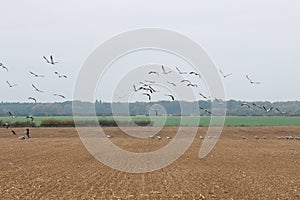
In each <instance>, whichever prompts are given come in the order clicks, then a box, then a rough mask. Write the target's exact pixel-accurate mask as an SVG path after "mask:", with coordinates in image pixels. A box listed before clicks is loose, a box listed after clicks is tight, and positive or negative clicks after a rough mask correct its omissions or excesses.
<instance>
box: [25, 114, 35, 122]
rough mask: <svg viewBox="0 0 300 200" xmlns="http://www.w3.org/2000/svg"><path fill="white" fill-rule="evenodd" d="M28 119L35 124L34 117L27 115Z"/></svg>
mask: <svg viewBox="0 0 300 200" xmlns="http://www.w3.org/2000/svg"><path fill="white" fill-rule="evenodd" d="M26 119H31V122H33V120H34V117H33V116H32V115H27V116H26Z"/></svg>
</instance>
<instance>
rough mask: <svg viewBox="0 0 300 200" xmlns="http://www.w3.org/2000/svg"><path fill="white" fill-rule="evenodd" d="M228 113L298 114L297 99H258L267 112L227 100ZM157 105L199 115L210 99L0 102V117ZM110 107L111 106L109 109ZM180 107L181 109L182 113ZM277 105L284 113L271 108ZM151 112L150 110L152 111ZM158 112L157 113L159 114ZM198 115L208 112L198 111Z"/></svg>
mask: <svg viewBox="0 0 300 200" xmlns="http://www.w3.org/2000/svg"><path fill="white" fill-rule="evenodd" d="M223 103H226V107H227V115H228V116H300V102H298V101H290V102H268V101H258V102H255V103H256V104H257V105H260V106H265V107H266V108H271V107H274V109H273V110H272V111H270V112H266V111H265V110H263V109H259V108H257V107H254V106H252V103H253V102H246V103H248V104H249V105H250V106H251V107H250V108H248V107H247V106H241V104H242V103H245V102H244V101H243V102H242V101H235V100H229V101H226V102H223ZM156 104H159V105H161V106H162V107H163V108H164V109H165V114H167V115H199V112H198V111H197V109H194V108H195V107H199V106H201V107H202V108H205V109H208V110H210V109H211V102H210V101H198V102H183V101H180V102H179V101H172V102H171V101H159V102H135V103H107V102H102V101H96V102H95V103H89V102H79V101H74V102H72V101H66V102H62V103H4V102H2V103H0V116H8V112H9V111H11V112H13V113H14V115H16V116H26V115H34V116H70V115H73V111H72V106H74V107H76V110H77V111H79V112H78V113H75V114H76V115H83V116H90V115H92V114H93V112H94V111H96V114H97V115H98V116H111V115H112V113H113V111H114V113H115V114H116V115H120V116H122V115H132V116H134V115H149V113H151V112H152V110H153V105H156ZM112 107H113V108H114V109H112ZM182 107H184V108H185V109H183V110H184V112H182V109H181V108H182ZM275 108H279V109H280V110H281V111H282V112H284V113H279V112H277V111H276V110H275ZM152 114H153V113H152ZM160 114H161V113H158V115H160ZM200 114H201V115H209V113H207V112H204V111H202V110H201V111H200Z"/></svg>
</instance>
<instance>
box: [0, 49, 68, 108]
mask: <svg viewBox="0 0 300 200" xmlns="http://www.w3.org/2000/svg"><path fill="white" fill-rule="evenodd" d="M43 59H44V60H45V61H46V63H48V64H50V65H55V64H57V63H58V62H57V61H54V58H53V56H52V55H50V57H49V59H48V58H47V57H46V56H43ZM0 67H1V68H2V69H4V70H6V71H7V72H8V71H9V69H8V67H7V66H5V65H4V64H3V63H0ZM29 74H30V75H32V76H33V77H35V78H43V77H45V76H44V75H42V74H37V73H34V72H32V71H31V70H30V71H29ZM54 74H55V75H56V76H57V77H58V78H65V79H66V78H68V76H67V75H65V74H61V73H59V72H57V71H55V72H54ZM6 83H7V85H8V87H10V88H13V87H16V86H17V85H18V84H15V83H11V82H9V81H6ZM31 86H32V88H33V89H34V90H35V91H36V92H39V93H43V92H44V91H43V90H41V89H39V87H37V86H36V85H35V84H31ZM53 95H54V96H58V97H60V98H62V99H65V98H66V97H65V95H62V94H56V93H55V94H53ZM28 99H29V100H32V101H34V102H35V103H37V99H36V98H35V97H32V96H30V97H28Z"/></svg>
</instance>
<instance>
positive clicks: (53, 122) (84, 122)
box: [40, 119, 153, 127]
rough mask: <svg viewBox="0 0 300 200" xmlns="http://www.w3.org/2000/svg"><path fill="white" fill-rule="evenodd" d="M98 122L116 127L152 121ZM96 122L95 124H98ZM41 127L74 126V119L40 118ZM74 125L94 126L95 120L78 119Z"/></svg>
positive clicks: (150, 124)
mask: <svg viewBox="0 0 300 200" xmlns="http://www.w3.org/2000/svg"><path fill="white" fill-rule="evenodd" d="M98 124H99V125H100V126H107V127H116V126H134V125H138V126H152V125H153V123H152V121H150V120H145V121H135V122H132V121H115V120H99V121H98ZM98 124H97V125H98ZM40 126H41V127H75V121H74V120H55V119H48V120H42V122H41V125H40ZM76 126H95V121H93V120H79V121H76Z"/></svg>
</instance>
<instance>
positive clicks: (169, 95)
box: [166, 94, 175, 101]
mask: <svg viewBox="0 0 300 200" xmlns="http://www.w3.org/2000/svg"><path fill="white" fill-rule="evenodd" d="M166 96H168V97H171V99H172V101H174V100H175V98H174V96H173V95H171V94H166Z"/></svg>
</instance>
